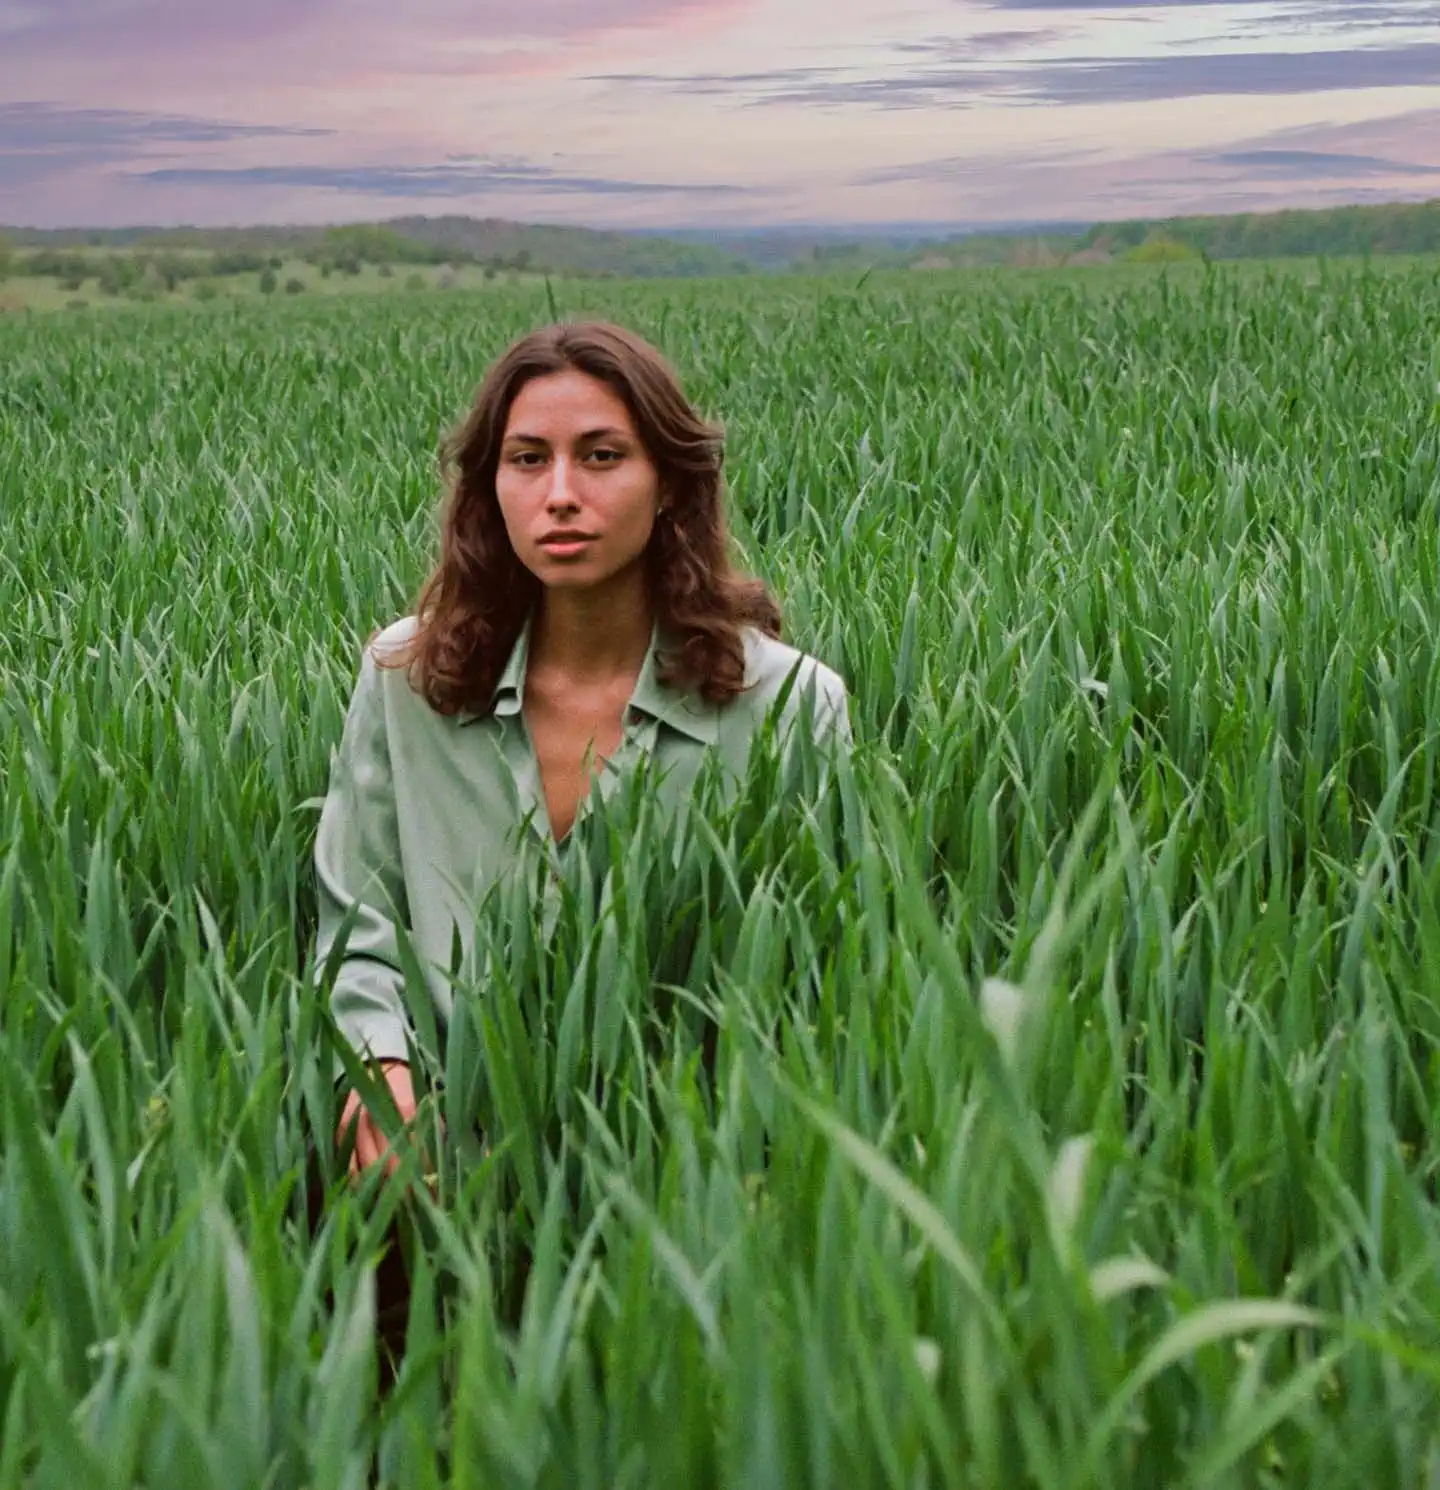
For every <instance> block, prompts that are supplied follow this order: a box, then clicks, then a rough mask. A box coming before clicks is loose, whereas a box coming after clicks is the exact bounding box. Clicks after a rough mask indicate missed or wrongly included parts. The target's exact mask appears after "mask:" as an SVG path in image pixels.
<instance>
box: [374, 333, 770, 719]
mask: <svg viewBox="0 0 1440 1490" xmlns="http://www.w3.org/2000/svg"><path fill="white" fill-rule="evenodd" d="M570 368H577V369H579V370H580V371H581V372H584V373H588V374H589V375H590V376H591V377H592V378H597V379H599V380H600V381H601V382H603V383H605V384H607V385H608V386H609V387H610V388H611V389H613V390H614V391H615V392H616V393H617V394H618V395H619V396H620V397H621V398H622V399H623V400H624V402H625V406H626V408H627V409H628V410H629V411H630V417H631V419H632V420H633V421H634V424H635V432H636V434H637V435H638V436H639V438H640V442H641V444H642V445H643V446H644V447H645V451H646V453H647V454H648V455H649V457H650V459H651V461H652V462H653V463H654V465H655V467H656V470H657V472H658V474H659V478H660V489H661V491H662V492H663V493H665V495H666V496H667V498H668V500H667V501H666V502H665V503H664V504H663V506H662V508H661V510H660V512H659V513H658V514H657V516H656V519H655V527H654V531H653V533H652V535H651V538H650V543H649V546H648V548H647V549H646V551H645V578H646V586H647V591H648V594H649V599H650V603H651V606H652V607H653V609H654V612H655V618H656V620H657V621H658V622H659V623H660V625H661V627H662V630H663V631H664V632H665V633H666V634H667V636H668V637H669V638H670V639H671V641H672V643H673V645H672V647H671V648H670V649H669V650H667V651H666V652H665V653H664V654H663V655H661V656H659V657H658V658H657V664H658V674H659V678H660V681H661V682H662V683H664V684H666V685H667V686H670V687H677V688H681V689H689V690H693V691H695V692H697V693H699V694H700V695H701V697H703V698H705V699H707V700H709V701H710V702H712V703H724V702H728V701H729V700H730V699H732V698H734V697H735V695H736V694H738V693H739V692H741V691H742V689H743V688H744V684H745V643H744V637H743V628H744V627H746V626H754V627H756V628H758V629H759V630H760V631H762V632H764V633H765V634H766V635H768V636H777V637H778V636H779V635H780V627H781V617H780V608H779V606H778V605H777V604H776V603H775V600H774V599H773V598H772V596H771V595H770V594H769V592H768V591H767V590H766V588H765V586H764V585H763V584H762V583H761V582H760V581H759V580H755V579H751V578H748V577H746V576H744V575H741V574H739V573H737V572H736V571H735V570H734V569H733V568H732V567H731V563H730V557H729V539H728V533H727V530H726V524H725V513H724V435H723V432H722V430H721V429H720V427H719V426H718V425H714V424H710V423H708V422H707V421H705V420H704V419H702V418H701V417H700V415H699V414H698V413H697V412H696V411H695V409H694V408H693V407H692V406H691V404H690V402H689V400H688V399H687V398H686V397H685V394H684V393H683V391H682V390H681V388H680V384H679V381H678V379H677V378H676V375H675V373H674V372H673V370H672V369H671V367H670V365H669V364H668V363H667V362H666V360H665V358H664V357H663V356H662V355H661V353H660V352H659V351H657V350H656V349H655V348H654V347H652V346H651V345H650V344H649V343H648V342H646V341H645V340H643V339H642V338H641V337H639V336H637V335H635V333H634V332H632V331H628V330H626V329H625V328H624V327H622V326H616V325H613V324H611V323H610V322H606V321H586V322H567V323H563V324H560V325H555V326H546V327H543V328H542V329H540V330H538V331H533V332H531V333H530V334H529V335H528V336H525V337H522V338H521V339H520V340H519V341H517V342H515V343H514V344H513V345H512V346H511V347H510V348H509V349H508V350H507V351H506V352H504V353H503V354H502V355H501V356H500V357H499V358H498V359H497V360H496V361H495V362H494V363H493V364H492V365H491V367H490V369H489V371H488V372H487V373H486V375H485V379H484V381H483V382H482V383H481V385H480V389H479V392H478V393H477V394H476V397H475V404H474V407H473V408H472V409H471V411H470V414H469V416H468V417H467V418H466V420H465V422H464V423H463V424H462V425H460V427H459V428H458V429H457V430H456V431H455V432H454V433H453V434H452V435H451V436H450V437H449V439H448V440H447V441H446V442H445V444H444V445H443V446H442V449H441V462H442V471H443V473H444V474H445V476H446V479H447V484H448V487H449V494H448V498H447V500H446V503H445V508H444V516H443V522H442V527H441V535H440V559H439V563H438V564H437V565H436V567H435V569H434V571H433V572H432V573H431V575H430V577H429V578H428V579H427V580H426V581H425V584H424V585H423V587H422V588H421V590H420V594H419V598H418V600H417V601H416V605H415V613H416V617H417V621H418V625H417V628H416V630H415V632H414V634H413V635H412V636H411V637H410V638H408V639H407V641H406V642H405V643H403V644H402V645H401V646H399V647H397V648H395V649H394V650H392V651H389V652H388V653H387V655H386V656H385V657H384V658H383V659H382V658H378V657H377V661H380V662H382V665H384V666H389V667H408V668H409V669H410V675H411V680H412V683H413V684H414V686H415V687H416V688H417V689H418V690H419V692H420V693H421V694H422V695H423V696H424V697H425V699H426V700H427V702H428V703H429V704H430V706H431V707H432V708H434V709H435V710H437V711H438V712H439V713H441V714H447V715H452V714H457V713H460V712H461V711H465V712H472V713H475V714H479V715H485V714H488V713H489V711H490V707H491V703H492V698H493V694H494V690H495V685H496V684H497V683H498V682H499V679H500V674H501V673H502V672H503V671H504V668H505V664H506V662H507V660H508V659H509V656H510V652H511V649H512V648H513V647H514V645H515V642H516V639H517V638H518V637H519V635H520V631H521V629H522V627H523V626H524V624H525V620H526V617H527V616H528V615H529V614H530V613H531V611H532V609H533V608H534V606H535V604H536V602H537V600H538V599H539V597H540V583H539V581H538V580H537V579H536V578H535V576H534V575H533V574H531V573H530V571H529V570H528V569H526V568H525V566H524V565H523V564H522V563H521V562H520V559H519V557H518V556H517V555H516V553H515V550H514V548H513V547H512V546H511V544H510V538H509V535H508V533H507V532H506V530H505V522H504V519H503V518H502V516H501V513H500V503H499V499H498V498H497V496H496V493H495V475H496V471H497V470H498V468H499V464H500V446H501V443H502V441H503V440H504V437H505V427H506V424H507V423H508V421H509V417H510V407H511V405H512V404H513V403H514V401H515V398H516V395H517V394H518V393H519V392H520V389H521V388H522V387H523V386H524V385H525V384H526V383H527V382H529V381H530V379H531V378H537V377H544V376H546V375H548V374H551V373H559V372H564V371H566V370H568V369H570Z"/></svg>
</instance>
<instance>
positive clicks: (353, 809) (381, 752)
mask: <svg viewBox="0 0 1440 1490" xmlns="http://www.w3.org/2000/svg"><path fill="white" fill-rule="evenodd" d="M414 626H415V621H414V618H413V617H410V618H407V619H405V620H403V621H399V622H396V623H395V624H394V625H393V626H391V627H389V628H388V629H387V630H386V631H384V632H382V633H381V635H380V636H379V637H377V638H376V639H375V641H374V642H373V643H372V644H371V646H370V647H367V648H366V650H365V654H364V657H363V660H362V663H361V669H360V676H359V681H358V683H357V685H356V688H355V692H354V695H353V697H352V699H351V702H350V707H349V711H348V713H347V716H346V721H345V728H344V732H343V735H342V738H341V741H340V745H339V748H338V750H337V751H336V752H335V755H334V757H333V758H332V762H331V774H330V789H329V792H328V794H327V795H326V798H325V804H324V808H323V810H322V812H321V816H320V826H319V834H318V837H317V840H316V844H315V868H316V875H317V880H318V890H319V929H318V935H317V941H316V956H317V966H318V967H319V968H324V967H325V965H326V963H327V960H328V959H329V958H330V957H331V955H332V951H334V949H336V946H337V939H339V937H340V934H341V932H342V931H343V930H344V926H345V923H346V922H347V919H349V918H351V917H352V916H353V921H352V922H351V924H350V928H349V935H348V936H347V937H345V938H344V939H343V941H342V942H341V943H340V947H339V956H340V961H339V966H338V970H337V973H336V978H335V983H334V986H333V991H332V994H331V1009H332V1012H333V1014H334V1017H335V1020H336V1023H337V1025H338V1026H339V1029H340V1031H341V1033H342V1034H343V1035H344V1037H345V1039H346V1040H347V1041H348V1042H349V1043H350V1045H352V1046H353V1047H354V1048H355V1050H356V1051H357V1052H359V1053H361V1054H364V1053H366V1052H368V1053H369V1054H370V1055H372V1056H373V1057H375V1058H376V1059H401V1060H403V1059H405V1058H406V1057H407V1054H408V1042H407V1031H408V1029H409V1023H408V1021H407V1018H406V1014H405V1010H404V1005H403V1002H402V994H401V990H402V989H403V987H404V982H405V979H404V974H403V972H402V964H401V960H400V954H399V948H398V945H397V934H396V927H397V925H403V927H404V928H405V930H406V931H407V932H408V935H409V937H410V940H411V942H412V944H413V946H414V949H415V952H416V954H417V956H418V958H419V961H420V964H421V968H422V970H423V972H424V974H425V979H426V983H427V987H428V991H429V996H430V1000H431V1003H432V1005H433V1007H434V1012H435V1015H436V1020H437V1025H438V1026H440V1027H442V1028H443V1027H444V1025H445V1024H446V1023H448V1020H449V1014H450V992H449V986H448V982H449V980H448V970H449V967H450V959H451V953H452V947H453V945H454V942H455V938H456V935H457V933H458V936H459V939H460V943H461V945H462V946H467V945H469V944H470V943H471V941H472V939H473V929H474V924H475V908H476V906H477V905H478V903H479V902H480V900H481V899H482V898H483V897H484V895H485V894H486V892H487V891H488V890H489V889H490V888H491V887H492V886H493V885H494V884H495V883H496V881H497V880H498V879H500V878H501V877H502V876H505V875H508V874H513V873H515V872H517V871H519V870H521V869H522V868H523V867H524V866H525V865H526V864H527V862H532V861H533V855H535V854H537V853H539V854H548V855H550V856H552V858H554V859H555V860H556V861H557V862H558V861H559V859H560V857H561V855H562V854H563V852H564V850H563V847H562V845H561V844H559V843H557V842H556V841H555V839H554V836H553V834H552V832H551V829H550V823H549V817H548V814H547V812H546V809H545V797H544V793H543V791H542V790H541V783H540V770H539V765H538V763H537V760H536V757H535V753H534V750H533V748H532V746H531V743H530V737H529V733H528V731H527V730H526V727H525V720H524V715H523V713H522V707H521V706H522V703H523V700H524V697H525V666H526V658H527V654H528V645H529V628H528V626H527V627H526V629H525V630H524V631H523V632H522V633H521V636H520V638H519V640H518V641H517V643H516V645H515V648H514V650H513V652H512V653H511V656H510V659H509V662H508V664H507V666H506V668H505V671H504V673H503V675H502V676H501V678H500V682H499V684H498V686H497V687H496V690H495V695H494V702H493V712H491V713H489V714H487V715H485V716H484V717H477V716H476V715H473V714H470V715H467V714H459V715H455V716H453V717H447V716H445V715H442V714H438V713H436V712H435V710H433V709H432V708H431V707H430V706H429V704H427V703H426V701H425V699H424V698H423V697H422V696H421V695H420V694H419V693H418V692H417V691H416V690H415V689H414V688H413V686H412V685H411V683H410V680H409V678H408V676H407V673H406V671H405V669H403V668H395V667H389V668H382V667H379V666H377V665H376V662H375V660H374V652H375V650H376V649H377V648H378V649H380V650H381V651H383V650H384V649H385V648H386V647H388V646H393V645H394V644H395V643H397V642H399V641H401V640H403V639H404V638H405V637H407V636H409V635H411V634H412V633H413V630H414ZM745 641H746V689H745V691H744V692H743V693H741V694H739V695H738V696H737V697H736V698H735V699H733V700H732V701H731V702H729V703H727V704H723V705H714V704H710V703H708V702H706V701H705V700H704V699H702V698H700V697H699V696H698V695H695V694H691V693H685V692H680V691H677V690H673V689H670V688H667V687H665V686H664V685H663V684H662V683H661V682H660V680H659V678H658V677H657V675H656V651H657V648H658V646H659V644H660V642H661V636H660V633H659V631H658V629H657V631H656V633H655V634H654V635H653V636H652V638H651V644H650V649H649V652H648V653H647V654H646V657H645V662H644V665H643V666H642V668H641V670H640V674H639V677H638V678H637V680H636V683H635V689H634V692H633V693H632V695H631V698H630V703H629V706H628V707H627V709H626V712H625V716H624V734H623V737H622V740H621V743H620V745H619V747H618V749H617V750H616V751H615V753H614V754H613V755H612V756H611V757H610V758H609V760H608V761H606V762H605V763H604V765H603V767H602V769H601V770H600V771H599V772H598V773H597V778H596V782H595V786H594V789H593V790H592V793H591V796H590V798H589V799H588V800H585V801H582V802H581V804H580V808H579V811H578V812H577V815H576V819H575V823H574V825H573V827H572V829H571V831H570V833H569V834H568V835H567V837H566V839H565V843H566V844H568V843H569V842H570V841H571V840H572V839H573V838H575V836H576V834H577V832H579V833H583V831H584V823H585V820H586V817H587V815H588V813H589V812H590V811H591V810H592V804H593V803H594V801H595V793H596V792H598V793H600V794H601V795H602V796H604V795H605V794H608V793H609V792H611V791H613V790H614V789H615V787H616V786H617V785H618V784H619V783H620V782H622V781H623V780H624V779H625V778H626V777H627V775H630V774H631V773H632V772H633V770H634V768H635V766H636V765H637V763H638V762H639V761H641V760H642V759H647V758H649V759H651V760H653V763H654V765H655V766H656V767H657V768H658V769H657V771H656V773H655V774H656V776H657V778H658V784H657V787H656V790H657V791H658V792H660V793H661V794H662V799H663V800H667V801H669V802H670V803H672V804H675V803H679V802H681V801H682V800H683V799H684V796H685V794H686V792H687V789H688V788H689V787H690V786H691V785H692V784H693V783H694V781H695V778H696V775H697V773H698V771H699V770H700V767H701V765H702V764H703V763H704V761H705V760H706V758H707V755H708V754H709V753H711V752H714V753H717V754H718V755H719V757H720V760H721V763H722V765H723V766H724V767H725V768H726V769H725V771H724V772H723V775H724V777H725V779H727V780H730V781H736V782H738V780H739V778H740V776H741V774H742V773H743V771H744V769H745V764H746V760H747V757H748V754H749V748H750V745H751V742H752V740H753V738H754V737H755V735H756V733H757V731H758V730H759V728H760V726H761V725H762V724H763V723H764V722H765V721H766V719H767V718H769V717H770V716H771V715H772V714H774V715H775V720H776V724H777V733H778V734H780V735H783V733H784V731H785V730H786V728H787V726H788V725H789V724H792V723H793V722H794V721H795V720H796V719H798V718H802V717H803V718H805V719H806V720H808V721H809V722H810V725H811V728H812V730H813V731H814V736H815V739H816V741H817V743H818V744H819V745H821V746H822V747H828V746H831V745H835V744H838V745H839V747H840V748H842V749H846V748H848V746H849V743H850V723H849V716H848V711H847V703H846V696H845V686H844V684H843V683H842V682H841V680H840V678H839V677H838V676H837V675H836V674H835V673H834V672H833V671H832V670H831V669H829V668H827V667H825V666H824V665H823V664H822V663H820V662H817V661H816V660H815V659H814V658H811V657H807V656H805V655H804V654H802V653H800V652H798V651H796V650H795V649H794V648H793V647H789V646H786V645H785V644H784V643H782V642H778V641H774V640H772V639H771V638H769V637H766V636H764V635H763V634H762V633H760V632H758V631H755V630H753V629H750V630H747V632H746V634H745ZM792 675H793V678H794V682H793V685H792V687H791V688H790V690H789V691H788V693H786V695H785V701H784V703H783V705H781V707H780V709H779V711H778V712H776V709H775V706H776V704H777V702H778V700H779V698H780V696H781V694H782V692H785V686H786V684H787V682H789V681H790V679H791V677H792ZM536 910H537V914H538V915H539V916H541V917H542V918H543V919H547V920H548V919H549V917H550V916H551V915H552V914H553V913H554V910H555V906H554V905H553V904H550V905H546V904H541V905H538V906H537V907H536Z"/></svg>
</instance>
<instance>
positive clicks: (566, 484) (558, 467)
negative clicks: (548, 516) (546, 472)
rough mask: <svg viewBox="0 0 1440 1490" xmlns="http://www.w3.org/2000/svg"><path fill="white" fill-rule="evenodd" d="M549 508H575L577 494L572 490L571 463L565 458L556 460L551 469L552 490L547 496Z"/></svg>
mask: <svg viewBox="0 0 1440 1490" xmlns="http://www.w3.org/2000/svg"><path fill="white" fill-rule="evenodd" d="M545 505H546V506H547V507H573V506H574V505H575V494H574V492H573V491H572V489H571V476H570V462H569V461H568V460H566V459H565V457H564V456H559V457H557V458H556V460H555V462H554V463H553V464H552V465H551V467H550V489H549V490H548V491H547V492H546V494H545Z"/></svg>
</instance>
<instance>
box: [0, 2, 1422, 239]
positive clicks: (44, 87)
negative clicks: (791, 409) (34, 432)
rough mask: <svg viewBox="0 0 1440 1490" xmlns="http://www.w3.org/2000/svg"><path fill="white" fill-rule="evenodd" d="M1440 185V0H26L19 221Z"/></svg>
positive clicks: (620, 223) (751, 218) (731, 222)
mask: <svg viewBox="0 0 1440 1490" xmlns="http://www.w3.org/2000/svg"><path fill="white" fill-rule="evenodd" d="M1425 197H1440V0H1266V3H1233V0H1112V3H1110V4H1108V5H1105V4H1078V3H1071V0H238V3H237V0H0V222H9V223H11V224H25V225H32V226H74V225H93V226H114V225H124V224H133V223H181V222H187V223H200V224H223V223H247V222H262V221H263V222H282V221H283V222H331V221H344V220H353V219H359V218H367V219H373V218H376V217H386V216H396V215H400V214H403V213H411V212H423V213H426V214H429V215H439V214H443V213H450V212H464V213H472V214H475V215H481V216H497V217H512V218H519V219H522V220H527V221H534V222H569V223H584V224H590V225H596V226H616V227H660V226H672V225H693V226H737V227H738V226H747V225H758V224H773V223H806V224H816V223H833V224H853V223H885V222H912V223H913V222H925V223H941V222H944V223H955V224H963V223H984V222H990V223H994V222H1006V221H1012V222H1013V221H1038V220H1057V219H1058V220H1075V219H1083V220H1093V219H1099V218H1115V217H1123V216H1127V215H1130V216H1133V215H1137V214H1141V213H1145V214H1156V213H1161V212H1166V213H1168V212H1189V211H1239V210H1246V209H1251V208H1258V207H1267V206H1279V205H1323V204H1327V203H1334V202H1340V201H1367V200H1398V199H1407V198H1414V199H1419V198H1425Z"/></svg>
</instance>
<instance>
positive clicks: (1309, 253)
mask: <svg viewBox="0 0 1440 1490" xmlns="http://www.w3.org/2000/svg"><path fill="white" fill-rule="evenodd" d="M1161 239H1168V240H1170V241H1172V242H1175V243H1178V244H1183V245H1184V246H1185V247H1186V248H1188V249H1190V250H1191V251H1192V252H1193V253H1194V254H1196V255H1197V256H1203V257H1205V258H1210V259H1287V258H1326V259H1338V258H1351V257H1363V256H1364V255H1366V254H1426V253H1440V201H1435V202H1421V203H1415V204H1411V205H1403V206H1399V205H1397V206H1387V207H1333V208H1328V209H1322V210H1317V211H1303V212H1301V211H1295V212H1247V213H1243V214H1240V215H1238V216H1234V217H1175V218H1167V219H1162V220H1155V221H1139V222H1123V223H1101V224H1098V225H1097V226H1095V227H1093V228H1091V229H1090V231H1089V232H1088V233H1086V234H1085V235H1084V237H1083V238H1082V239H1081V240H1080V244H1079V247H1080V249H1081V250H1082V251H1083V250H1086V249H1091V250H1094V249H1100V250H1104V251H1107V252H1109V253H1111V254H1113V255H1115V256H1117V257H1118V256H1120V255H1122V254H1126V253H1128V252H1130V251H1133V250H1136V249H1139V248H1141V247H1142V246H1143V245H1144V244H1146V243H1147V242H1150V243H1154V242H1156V241H1158V240H1161Z"/></svg>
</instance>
